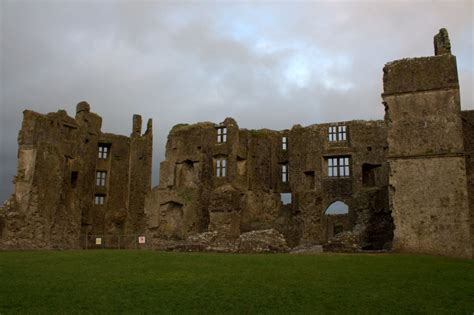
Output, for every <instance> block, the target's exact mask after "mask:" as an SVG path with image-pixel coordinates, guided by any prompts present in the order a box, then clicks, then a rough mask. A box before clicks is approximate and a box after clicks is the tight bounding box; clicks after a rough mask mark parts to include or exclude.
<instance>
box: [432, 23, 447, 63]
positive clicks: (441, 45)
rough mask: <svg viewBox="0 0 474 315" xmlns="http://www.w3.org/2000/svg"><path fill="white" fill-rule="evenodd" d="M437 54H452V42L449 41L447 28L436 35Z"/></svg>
mask: <svg viewBox="0 0 474 315" xmlns="http://www.w3.org/2000/svg"><path fill="white" fill-rule="evenodd" d="M434 50H435V55H436V56H438V55H444V54H451V42H450V41H449V35H448V31H447V30H446V29H445V28H442V29H440V30H439V32H438V34H436V35H435V37H434Z"/></svg>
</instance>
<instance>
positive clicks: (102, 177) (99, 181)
mask: <svg viewBox="0 0 474 315" xmlns="http://www.w3.org/2000/svg"><path fill="white" fill-rule="evenodd" d="M95 179H96V181H95V184H96V186H105V183H106V180H107V172H104V171H98V172H96V177H95Z"/></svg>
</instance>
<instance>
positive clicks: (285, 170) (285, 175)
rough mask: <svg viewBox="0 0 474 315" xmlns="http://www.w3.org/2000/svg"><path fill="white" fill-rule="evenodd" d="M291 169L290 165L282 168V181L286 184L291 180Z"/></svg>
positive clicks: (284, 165)
mask: <svg viewBox="0 0 474 315" xmlns="http://www.w3.org/2000/svg"><path fill="white" fill-rule="evenodd" d="M289 172H290V170H289V167H288V164H283V165H282V166H281V181H282V182H284V183H287V182H288V180H289V179H290V177H289Z"/></svg>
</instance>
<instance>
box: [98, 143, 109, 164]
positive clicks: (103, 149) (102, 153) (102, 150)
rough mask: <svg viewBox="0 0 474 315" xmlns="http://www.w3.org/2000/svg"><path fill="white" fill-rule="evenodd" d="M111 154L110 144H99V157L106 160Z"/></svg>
mask: <svg viewBox="0 0 474 315" xmlns="http://www.w3.org/2000/svg"><path fill="white" fill-rule="evenodd" d="M108 155H109V146H108V145H104V144H99V159H101V160H106V159H107V156H108Z"/></svg>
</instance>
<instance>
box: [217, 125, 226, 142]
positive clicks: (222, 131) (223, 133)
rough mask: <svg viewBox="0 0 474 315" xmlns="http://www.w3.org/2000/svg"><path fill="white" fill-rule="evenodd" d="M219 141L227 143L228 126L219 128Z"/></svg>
mask: <svg viewBox="0 0 474 315" xmlns="http://www.w3.org/2000/svg"><path fill="white" fill-rule="evenodd" d="M217 142H218V143H226V142H227V127H219V128H217Z"/></svg>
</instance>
